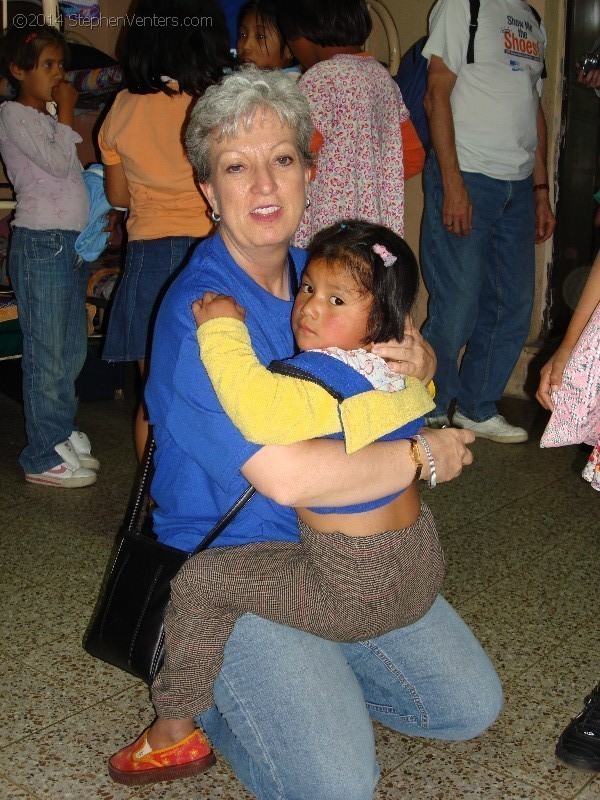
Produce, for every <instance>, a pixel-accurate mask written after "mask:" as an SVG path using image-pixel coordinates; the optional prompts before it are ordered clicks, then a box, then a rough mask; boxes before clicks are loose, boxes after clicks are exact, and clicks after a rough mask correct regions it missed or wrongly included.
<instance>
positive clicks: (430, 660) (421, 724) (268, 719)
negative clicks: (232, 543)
mask: <svg viewBox="0 0 600 800" xmlns="http://www.w3.org/2000/svg"><path fill="white" fill-rule="evenodd" d="M215 701H216V706H215V707H213V708H212V709H211V710H210V711H207V712H206V713H204V714H202V715H201V717H200V722H201V724H202V726H203V727H204V729H205V730H206V732H207V734H208V735H209V736H210V737H211V739H212V741H213V743H214V744H215V746H216V747H217V748H218V749H219V751H220V752H221V753H222V754H223V755H224V756H225V758H226V759H227V760H228V761H229V763H230V764H231V765H232V767H233V769H234V770H235V772H236V774H237V775H238V777H239V778H240V780H241V781H242V782H243V783H244V785H245V786H246V787H247V788H248V789H249V790H250V791H251V792H253V793H254V795H255V796H256V797H258V798H260V800H325V799H326V800H370V798H371V797H372V795H373V791H374V788H375V785H376V783H377V780H378V777H379V767H378V765H377V761H376V757H375V744H374V737H373V726H372V724H371V718H372V719H376V720H379V721H380V722H382V723H383V724H384V725H386V726H388V727H389V728H392V729H394V730H396V731H399V732H401V733H405V734H408V735H411V736H423V737H431V738H436V739H456V740H458V739H468V738H471V737H473V736H477V735H478V734H479V733H481V732H482V731H483V730H485V729H486V728H487V727H488V726H489V725H491V724H492V722H494V720H495V719H496V717H497V715H498V713H499V711H500V707H501V704H502V690H501V687H500V683H499V680H498V676H497V675H496V672H495V670H494V668H493V666H492V664H491V663H490V661H489V659H488V657H487V656H486V654H485V653H484V651H483V649H482V648H481V646H480V644H479V643H478V642H477V640H476V639H475V637H474V636H473V634H472V633H471V631H470V630H469V628H468V627H467V626H466V625H465V623H464V622H463V621H462V620H461V618H460V617H459V616H458V614H457V613H456V612H455V611H454V610H453V609H452V608H451V606H450V605H449V604H448V603H447V602H446V601H445V600H443V599H442V598H441V597H438V599H437V600H436V601H435V603H434V605H433V606H432V608H431V609H430V611H429V612H428V613H427V614H426V615H425V616H424V617H423V618H422V619H421V620H419V622H417V623H415V624H414V625H410V626H408V627H406V628H402V629H400V630H396V631H393V632H391V633H388V634H386V635H385V636H380V637H378V638H376V639H373V640H370V641H367V642H362V643H360V644H348V645H345V644H336V643H334V642H328V641H325V640H323V639H319V638H317V637H316V636H312V635H310V634H308V633H304V632H303V631H299V630H294V629H292V628H287V627H284V626H282V625H277V624H276V623H273V622H268V621H266V620H263V619H261V618H259V617H256V616H254V615H252V614H246V615H245V616H243V617H242V618H241V619H240V620H238V622H237V623H236V625H235V628H234V631H233V634H232V635H231V637H230V639H229V642H228V643H227V646H226V649H225V661H224V664H223V668H222V670H221V673H220V675H219V677H218V679H217V681H216V684H215Z"/></svg>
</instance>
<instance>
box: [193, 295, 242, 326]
mask: <svg viewBox="0 0 600 800" xmlns="http://www.w3.org/2000/svg"><path fill="white" fill-rule="evenodd" d="M192 311H193V313H194V319H195V320H196V325H197V326H198V327H200V325H203V324H204V323H205V322H208V320H209V319H216V318H217V317H227V318H229V319H239V321H240V322H244V320H245V319H246V312H245V311H244V309H243V308H242V306H241V305H239V303H236V301H235V298H234V297H229V296H228V295H226V294H216V293H215V292H206V293H205V294H204V295H203V296H202V297H201V298H200V299H199V300H194V302H193V303H192Z"/></svg>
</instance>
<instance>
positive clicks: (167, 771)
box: [108, 729, 216, 786]
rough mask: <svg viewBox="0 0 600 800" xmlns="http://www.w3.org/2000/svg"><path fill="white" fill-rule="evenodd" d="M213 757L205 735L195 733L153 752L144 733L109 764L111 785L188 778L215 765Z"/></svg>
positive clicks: (136, 784) (141, 783)
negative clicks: (114, 782)
mask: <svg viewBox="0 0 600 800" xmlns="http://www.w3.org/2000/svg"><path fill="white" fill-rule="evenodd" d="M215 761H216V759H215V754H214V753H213V750H212V747H211V746H210V744H209V742H208V739H207V738H206V736H204V734H203V733H202V732H201V731H199V730H197V729H196V730H195V731H194V732H193V733H190V735H189V736H186V737H185V739H182V740H181V741H180V742H177V744H172V745H171V746H170V747H163V748H162V749H161V750H153V749H152V748H151V747H150V745H149V744H148V731H147V730H145V731H144V732H143V733H142V735H141V736H138V738H137V739H136V740H135V742H133V744H130V745H128V746H127V747H124V748H123V749H122V750H119V751H118V752H117V753H115V754H114V755H113V756H111V757H110V759H109V760H108V772H109V775H110V777H111V778H112V779H113V781H116V782H117V783H124V784H126V785H127V786H145V785H146V784H148V783H158V782H159V781H172V780H175V779H176V778H188V777H190V776H191V775H198V774H199V773H200V772H206V770H207V769H209V768H210V767H212V765H213V764H214V763H215Z"/></svg>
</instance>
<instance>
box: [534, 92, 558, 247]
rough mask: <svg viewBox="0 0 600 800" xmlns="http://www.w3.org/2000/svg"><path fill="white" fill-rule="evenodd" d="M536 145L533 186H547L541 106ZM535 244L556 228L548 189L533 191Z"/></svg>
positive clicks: (544, 126)
mask: <svg viewBox="0 0 600 800" xmlns="http://www.w3.org/2000/svg"><path fill="white" fill-rule="evenodd" d="M537 134H538V143H537V147H536V148H535V163H534V166H533V185H534V186H538V187H539V186H544V185H547V184H548V168H547V159H548V133H547V130H546V119H545V117H544V112H543V111H542V106H541V104H540V105H539V107H538V115H537ZM534 195H535V243H536V244H541V243H542V242H545V241H546V240H547V239H549V238H550V237H551V236H552V234H553V232H554V228H555V227H556V220H555V219H554V214H553V213H552V209H551V207H550V192H549V189H546V188H543V189H540V188H538V189H535V190H534Z"/></svg>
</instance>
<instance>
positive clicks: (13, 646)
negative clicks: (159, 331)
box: [0, 364, 600, 800]
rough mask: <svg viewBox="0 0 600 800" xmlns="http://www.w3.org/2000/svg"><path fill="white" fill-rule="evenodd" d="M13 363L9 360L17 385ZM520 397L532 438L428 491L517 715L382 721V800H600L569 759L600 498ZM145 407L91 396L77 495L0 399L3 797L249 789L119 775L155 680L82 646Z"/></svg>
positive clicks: (590, 619)
mask: <svg viewBox="0 0 600 800" xmlns="http://www.w3.org/2000/svg"><path fill="white" fill-rule="evenodd" d="M5 373H6V365H3V364H0V384H2V382H3V380H4V376H5ZM506 407H507V408H508V410H509V411H510V414H511V418H512V419H515V420H516V419H517V418H518V419H519V420H520V421H521V422H522V423H524V424H525V425H526V426H527V427H528V428H530V429H531V431H532V439H531V441H530V442H529V443H528V444H526V445H511V446H507V445H498V444H493V443H489V442H484V441H478V442H477V443H476V445H475V448H474V449H475V455H476V464H475V465H474V466H473V467H471V468H470V469H468V470H466V471H465V473H464V475H463V476H462V477H461V478H460V480H458V481H456V482H454V483H452V484H449V485H444V486H440V487H439V488H438V489H436V490H435V492H429V491H428V490H427V489H424V492H425V494H426V496H427V500H428V502H430V504H431V506H432V507H433V509H434V511H435V514H436V518H437V520H438V525H439V528H440V530H441V534H442V537H443V541H444V546H445V550H446V553H447V558H448V577H447V580H446V586H445V595H446V596H447V597H448V599H449V600H451V601H452V602H453V603H454V604H455V606H456V607H457V608H458V610H459V611H460V612H461V613H462V614H463V615H464V617H465V619H466V620H467V621H468V622H469V623H470V624H471V626H472V627H473V629H474V630H475V632H476V633H477V635H478V636H479V637H480V639H481V641H482V642H483V644H484V645H485V647H486V648H487V650H488V652H489V654H490V656H491V657H492V659H493V661H494V663H495V664H496V666H497V668H498V670H499V672H500V676H501V678H502V680H503V683H504V688H505V693H506V702H505V706H504V710H503V712H502V715H501V717H500V719H499V720H498V722H497V723H496V725H494V727H493V728H492V729H491V730H490V731H488V732H487V733H486V734H485V735H483V736H482V737H481V738H479V739H477V740H476V741H471V742H462V743H444V742H428V741H424V740H417V739H413V740H410V739H407V738H406V737H403V736H400V735H398V734H395V733H393V732H391V731H388V730H386V729H384V728H382V727H381V726H377V728H376V736H377V743H378V754H379V760H380V764H381V769H382V778H381V781H380V784H379V787H378V790H377V793H376V798H377V800H384V798H385V800H400V798H402V800H408V799H409V798H410V800H425V799H427V800H462V798H465V799H467V798H468V800H474V798H489V799H490V800H513V798H514V799H516V798H527V799H528V800H552V799H555V798H559V799H560V800H571V798H578V799H579V800H593V799H595V800H598V799H599V798H600V775H596V774H594V773H589V772H582V771H577V770H574V769H570V768H569V767H567V766H565V765H564V764H562V763H560V762H558V761H557V760H556V759H555V757H554V755H553V748H554V743H555V739H556V737H557V735H558V733H559V731H560V729H561V728H562V727H563V726H564V724H565V723H566V722H567V721H568V719H569V718H570V717H571V716H572V715H573V714H574V713H576V712H577V711H578V710H579V709H580V707H581V704H582V698H583V696H584V695H585V694H586V692H587V691H588V690H589V689H591V688H592V686H593V685H594V684H595V683H596V682H597V681H598V679H599V678H600V666H599V659H598V652H599V646H598V645H599V631H598V596H599V583H598V579H599V569H598V564H599V563H600V557H599V556H600V552H599V549H600V548H599V539H598V533H599V528H600V525H599V524H598V520H599V514H598V511H599V509H600V497H599V496H598V495H597V494H596V493H595V492H594V491H593V490H591V489H590V488H589V486H588V485H587V484H584V483H583V481H582V480H581V479H580V478H579V477H578V471H579V470H580V468H581V465H582V461H583V460H584V458H585V456H584V454H583V453H582V452H581V451H579V449H578V448H576V447H571V448H563V449H559V450H552V451H550V450H546V451H541V450H540V449H539V447H538V444H537V442H538V440H539V434H540V428H541V426H542V424H543V414H542V413H541V412H539V411H538V410H537V408H536V407H535V406H534V404H527V403H521V402H518V401H507V405H506ZM130 414H131V407H130V404H129V403H128V402H127V401H102V402H93V403H86V404H82V406H81V410H80V424H81V427H82V429H84V430H85V431H86V432H87V433H89V435H90V437H91V438H92V440H93V442H94V451H95V453H96V454H97V455H98V456H99V457H100V459H101V461H102V472H101V473H100V476H99V480H98V483H97V484H96V485H95V486H93V487H90V488H88V489H80V490H76V491H73V492H65V491H59V490H54V489H48V488H43V487H37V486H31V485H27V484H25V483H24V481H23V478H22V474H21V473H20V471H19V469H18V467H17V463H16V461H17V456H18V453H19V450H20V449H21V447H22V446H23V433H22V422H21V409H20V407H19V405H18V403H17V402H16V401H15V400H14V399H11V398H10V397H8V396H5V395H3V394H0V419H2V437H1V446H0V480H1V485H2V492H1V498H2V499H1V507H2V512H3V514H2V526H1V528H0V546H1V551H0V552H1V562H0V563H1V564H2V569H3V573H4V579H3V581H2V586H1V588H0V592H1V598H2V612H1V617H0V618H1V620H2V638H1V641H2V661H1V666H0V719H1V720H2V725H1V726H0V798H2V800H4V798H6V800H34V798H40V799H41V798H44V799H45V800H59V799H60V800H90V799H95V798H102V800H117V798H118V800H128V799H129V798H138V800H158V799H159V798H168V799H169V800H184V798H185V800H191V799H192V798H209V800H213V798H214V800H247V799H248V798H250V795H249V794H248V793H247V792H246V791H245V790H244V789H243V788H242V787H241V785H240V784H239V783H238V781H237V780H236V778H235V777H234V776H233V775H232V773H231V771H230V770H229V769H228V767H227V764H225V763H224V762H223V760H222V759H220V760H219V762H218V765H217V767H216V768H214V769H213V770H211V771H210V772H209V773H207V774H206V775H204V776H202V777H200V778H196V779H189V780H186V781H181V782H179V783H172V784H162V785H159V786H155V787H153V788H150V789H145V790H134V789H126V788H121V787H118V786H117V785H116V784H113V783H111V782H110V780H109V779H108V777H107V774H106V770H105V759H106V757H107V756H108V755H109V754H110V753H112V752H113V751H114V750H115V749H117V748H118V747H119V746H121V745H122V744H123V742H124V740H126V739H127V737H128V736H129V735H130V734H132V733H133V732H135V731H136V730H139V729H141V728H142V727H143V726H144V725H145V724H146V723H147V722H148V721H149V720H150V719H151V716H152V710H151V706H150V703H149V700H148V693H147V690H146V689H145V687H143V686H142V685H141V684H140V683H139V682H137V681H135V680H133V679H132V678H131V677H129V676H128V675H126V674H123V673H120V672H118V671H117V670H113V669H111V668H109V667H107V666H105V665H103V664H102V663H100V662H98V661H95V660H94V659H92V658H90V657H89V656H87V655H86V654H85V653H84V652H83V651H82V649H81V637H82V634H83V631H84V629H85V627H86V624H87V622H88V619H89V616H90V611H91V608H92V606H93V603H94V598H95V596H96V593H97V589H98V586H99V583H100V580H101V577H102V574H103V571H104V567H105V564H106V561H107V558H108V555H109V552H110V550H111V547H112V544H113V540H114V536H115V533H116V531H117V528H118V525H119V522H120V519H121V516H122V513H123V509H124V506H125V502H126V498H127V494H128V489H129V485H130V482H131V478H132V474H133V469H134V459H133V452H132V446H131V444H130V434H129V430H130ZM311 800H313V799H312V798H311ZM323 800H327V798H323Z"/></svg>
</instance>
